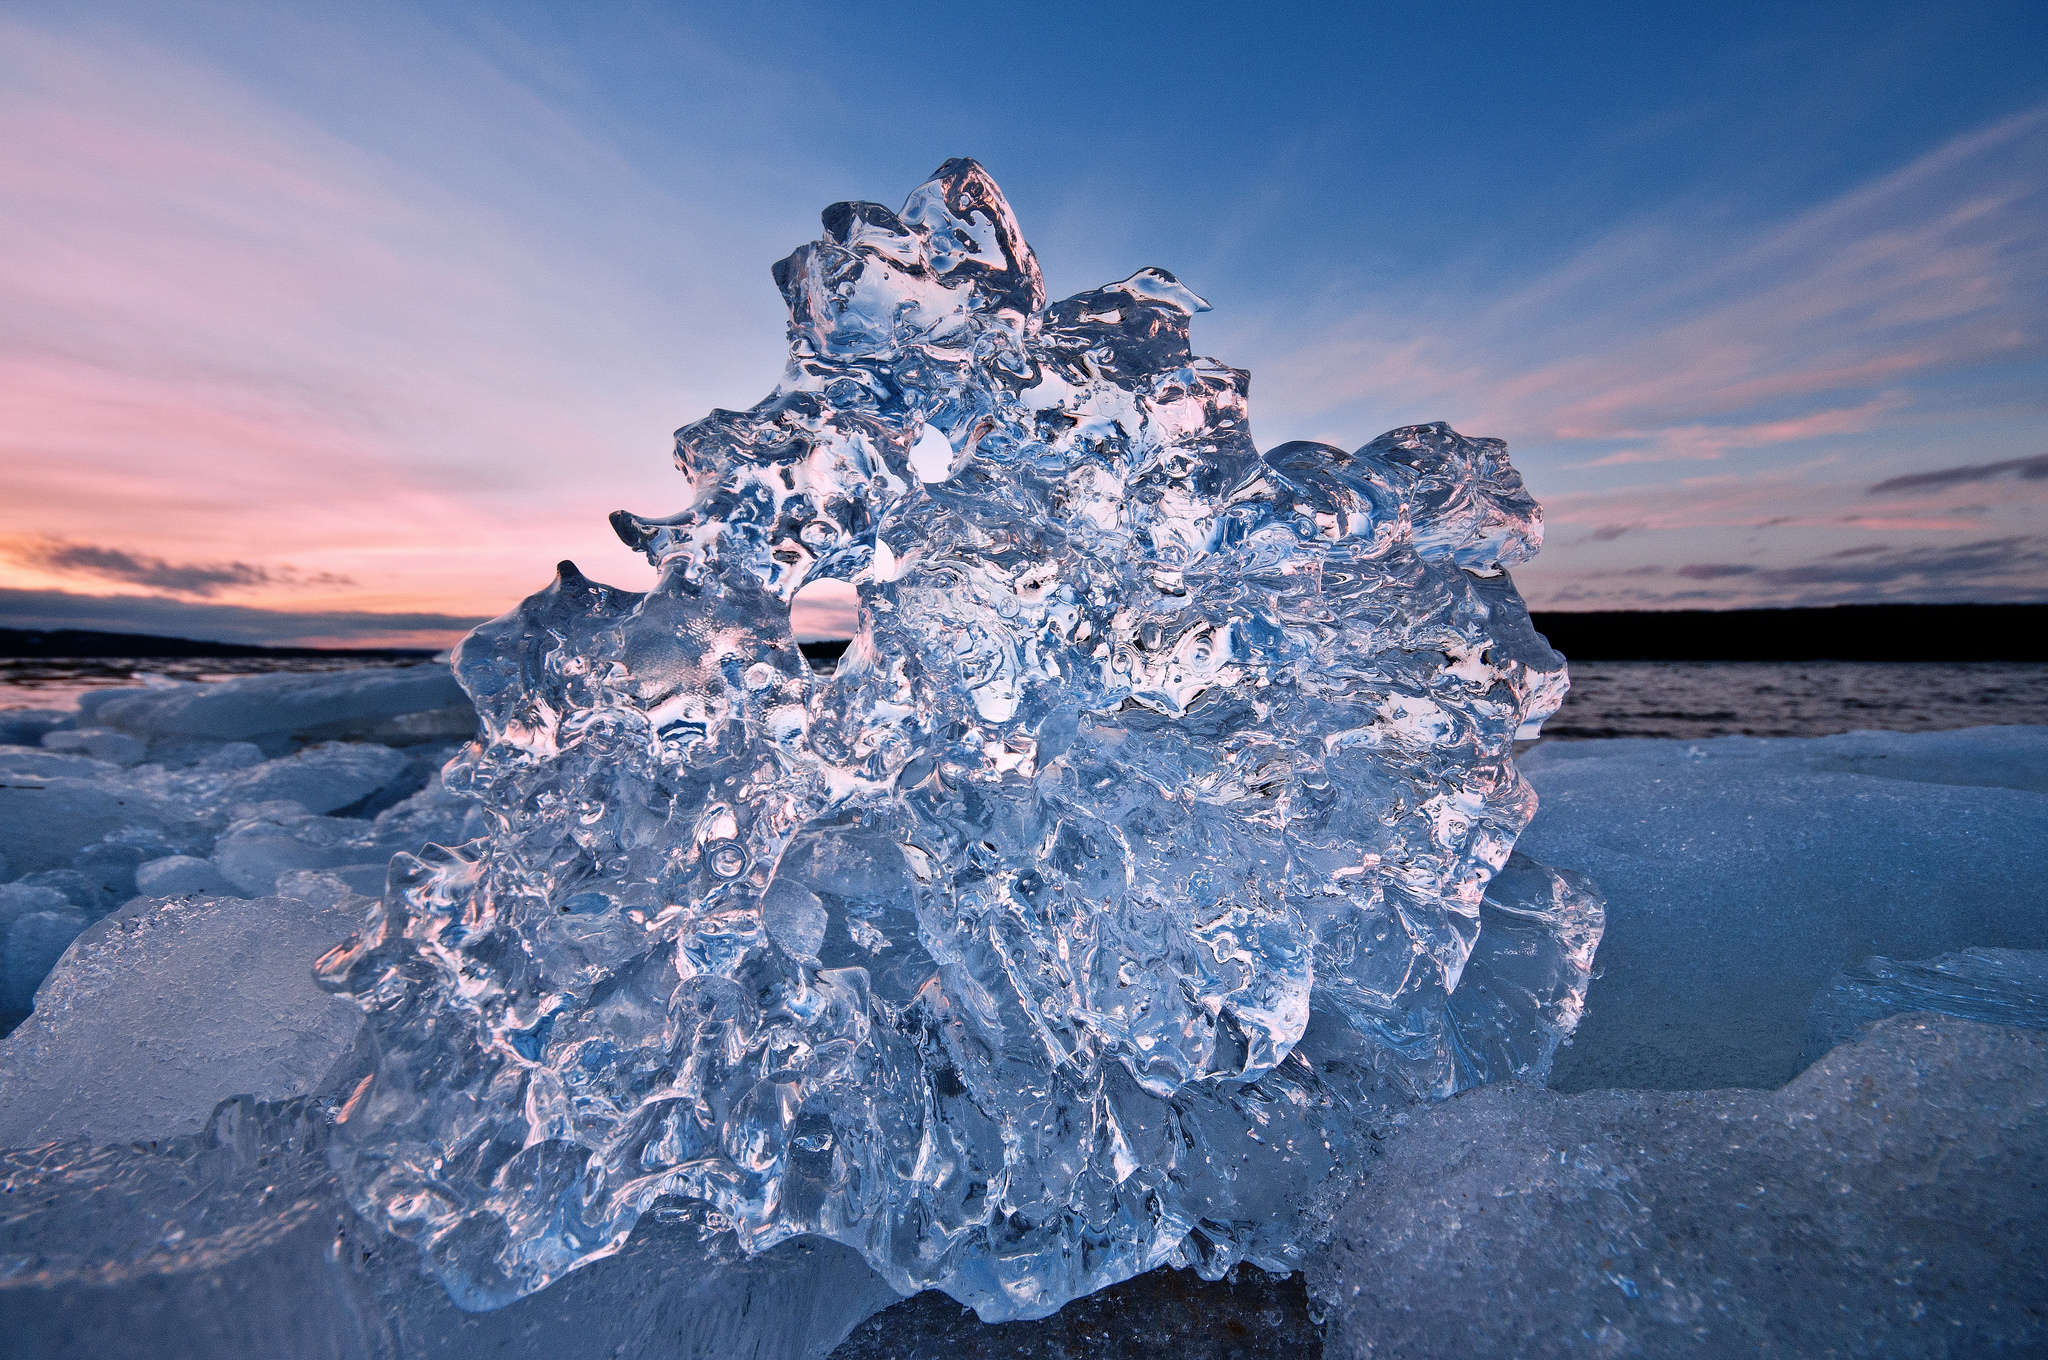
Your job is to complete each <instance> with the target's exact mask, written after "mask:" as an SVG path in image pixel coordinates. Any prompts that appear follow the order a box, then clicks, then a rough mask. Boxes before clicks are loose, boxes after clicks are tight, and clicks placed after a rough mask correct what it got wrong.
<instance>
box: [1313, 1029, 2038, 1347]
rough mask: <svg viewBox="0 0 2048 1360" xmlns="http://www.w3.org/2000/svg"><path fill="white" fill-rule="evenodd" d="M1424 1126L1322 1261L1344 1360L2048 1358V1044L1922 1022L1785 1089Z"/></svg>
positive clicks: (1383, 1155)
mask: <svg viewBox="0 0 2048 1360" xmlns="http://www.w3.org/2000/svg"><path fill="white" fill-rule="evenodd" d="M1404 1121H1405V1122H1404V1124H1403V1126H1401V1127H1399V1128H1397V1129H1395V1130H1393V1131H1392V1132H1391V1134H1390V1135H1389V1136H1388V1137H1386V1138H1385V1139H1383V1140H1382V1141H1381V1142H1380V1143H1379V1144H1378V1147H1377V1152H1378V1155H1377V1156H1376V1157H1374V1158H1373V1159H1372V1161H1371V1162H1370V1164H1369V1172H1368V1177H1367V1179H1366V1180H1365V1182H1364V1185H1363V1187H1362V1188H1361V1189H1360V1190H1359V1192H1358V1193H1356V1194H1355V1195H1354V1196H1353V1197H1352V1198H1351V1199H1350V1201H1349V1202H1348V1203H1347V1205H1346V1206H1345V1207H1344V1209H1343V1210H1342V1212H1341V1213H1340V1214H1339V1215H1338V1216H1337V1219H1336V1221H1335V1224H1334V1227H1333V1230H1332V1233H1331V1237H1330V1241H1329V1244H1328V1246H1327V1247H1326V1248H1325V1249H1324V1250H1323V1251H1322V1252H1320V1253H1319V1254H1318V1256H1317V1258H1316V1259H1315V1260H1314V1261H1313V1262H1312V1263H1311V1265H1310V1267H1309V1284H1310V1288H1311V1290H1312V1291H1314V1292H1315V1293H1316V1294H1317V1295H1318V1296H1319V1297H1320V1298H1321V1299H1322V1300H1323V1301H1324V1302H1325V1303H1326V1304H1327V1305H1328V1307H1329V1322H1328V1334H1327V1335H1328V1339H1327V1342H1326V1345H1325V1348H1324V1353H1325V1354H1326V1355H1328V1356H1330V1357H1332V1360H1349V1358H1350V1357H1365V1356H1381V1357H1387V1356H1399V1357H1402V1358H1403V1360H1428V1357H1433V1356H1444V1357H1457V1360H1467V1357H1483V1356H1518V1357H1532V1360H1534V1358H1539V1357H1545V1356H1567V1355H1569V1356H1583V1355H1612V1356H1624V1355H1630V1356H1635V1355H1640V1356H1651V1357H1659V1356H1732V1355H1773V1356H1819V1355H1841V1356H1848V1355H1866V1356H1885V1357H1888V1358H1889V1357H1910V1356H1930V1357H1931V1356H1961V1355H1989V1354H2014V1355H2019V1354H2027V1355H2038V1354H2040V1353H2041V1352H2042V1350H2043V1348H2048V1034H2043V1033H2041V1032H2039V1031H2036V1030H2026V1029H2013V1028H2007V1027H2003V1026H1992V1025H1982V1024H1977V1023H1974V1022H1971V1021H1965V1020H1955V1019H1947V1018H1940V1017H1933V1016H1924V1015H1922V1016H1905V1017H1900V1018H1898V1019H1893V1020H1887V1021H1883V1022H1880V1023H1879V1024H1878V1025H1876V1026H1875V1027H1874V1028H1873V1029H1872V1030H1871V1031H1869V1032H1868V1033H1867V1034H1866V1036H1865V1037H1864V1038H1862V1039H1860V1040H1858V1041H1857V1042H1855V1043H1853V1044H1849V1045H1846V1046H1844V1047H1842V1048H1838V1049H1836V1050H1835V1051H1834V1052H1833V1053H1831V1054H1829V1055H1828V1056H1827V1057H1826V1058H1825V1059H1823V1060H1822V1061H1821V1062H1820V1063H1819V1064H1817V1065H1816V1066H1814V1067H1813V1068H1811V1069H1809V1070H1808V1071H1807V1072H1805V1073H1804V1074H1803V1075H1801V1076H1800V1077H1799V1078H1798V1079H1797V1080H1796V1081H1794V1082H1792V1083H1791V1084H1790V1085H1789V1086H1787V1087H1786V1088H1785V1089H1783V1090H1782V1091H1778V1092H1774V1093H1770V1094H1765V1093H1761V1092H1749V1091H1708V1092H1688V1093H1684V1094H1669V1093H1659V1092H1626V1091H1602V1092H1596V1093H1591V1094H1586V1095H1579V1096H1565V1095H1560V1094H1557V1093H1554V1092H1550V1091H1543V1090H1537V1089H1533V1088H1530V1087H1527V1086H1520V1085H1517V1086H1494V1087H1488V1088H1485V1089H1482V1090H1477V1091H1473V1092H1469V1093H1467V1094H1465V1095H1463V1096H1461V1097H1459V1098H1458V1099H1456V1100H1453V1101H1449V1102H1447V1103H1444V1104H1441V1105H1437V1106H1433V1107H1429V1108H1426V1109H1422V1110H1418V1111H1416V1112H1414V1113H1412V1114H1408V1115H1406V1116H1405V1117H1404Z"/></svg>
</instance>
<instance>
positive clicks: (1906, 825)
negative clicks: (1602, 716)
mask: <svg viewBox="0 0 2048 1360" xmlns="http://www.w3.org/2000/svg"><path fill="white" fill-rule="evenodd" d="M1521 763H1522V768H1523V771H1524V772H1525V773H1526V774H1527V775H1528V777H1529V779H1530V781H1531V782H1532V783H1533V784H1534V785H1535V786H1536V788H1537V790H1538V791H1539V792H1540V794H1541V795H1542V809H1541V811H1540V812H1539V813H1538V814H1537V816H1536V819H1535V821H1534V822H1533V823H1532V824H1531V825H1530V827H1529V829H1528V831H1527V832H1525V833H1524V834H1523V837H1522V840H1521V842H1520V844H1521V848H1523V849H1524V850H1526V851H1527V852H1528V853H1529V854H1531V855H1534V856H1536V857H1537V858H1538V859H1541V860H1543V861H1544V862H1546V863H1549V864H1553V865H1559V866H1563V867H1569V868H1571V869H1576V870H1579V871H1581V872H1584V873H1587V874H1590V875H1591V876H1592V877H1593V879H1594V880H1595V881H1597V882H1598V883H1599V884H1600V886H1601V888H1602V890H1603V891H1604V892H1605V893H1606V895H1607V933H1606V935H1605V937H1604V939H1603V941H1602V943H1601V946H1600V958H1601V974H1602V976H1601V977H1600V978H1599V979H1598V980H1596V981H1595V982H1594V983H1593V985H1592V987H1591V989H1590V991H1589V992H1588V994H1587V999H1586V1018H1585V1021H1584V1022H1583V1023H1582V1024H1581V1025H1580V1026H1579V1028H1578V1032H1577V1034H1576V1035H1575V1036H1574V1038H1573V1040H1572V1044H1571V1047H1569V1048H1567V1049H1565V1050H1564V1051H1563V1052H1562V1053H1561V1054H1560V1055H1559V1057H1558V1063H1557V1068H1556V1072H1555V1076H1554V1081H1555V1083H1556V1084H1557V1085H1558V1086H1559V1087H1560V1088H1561V1089H1564V1090H1590V1089H1594V1088H1598V1087H1609V1086H1613V1087H1647V1088H1656V1089H1663V1090H1686V1089H1699V1088H1713V1087H1727V1086H1747V1087H1758V1088H1764V1089H1768V1088H1772V1087H1776V1086H1778V1085H1781V1084H1782V1083H1784V1082H1785V1081H1787V1080H1789V1079H1790V1078H1791V1077H1792V1076H1793V1075H1794V1074H1795V1073H1797V1072H1798V1071H1799V1070H1800V1068H1801V1067H1802V1066H1804V1065H1805V1063H1806V1062H1807V1060H1808V1058H1807V1052H1806V1037H1807V1036H1806V1008H1807V1004H1808V1002H1809V1001H1811V1000H1812V998H1813V996H1814V994H1815V993H1816V992H1817V991H1818V990H1820V988H1821V987H1822V986H1823V985H1825V984H1826V982H1827V981H1828V979H1829V978H1830V977H1832V976H1834V974H1835V972H1836V971H1837V970H1838V969H1841V968H1843V967H1846V966H1848V965H1850V964H1852V963H1855V962H1856V961H1858V960H1860V959H1863V958H1867V957H1868V956H1870V955H1872V954H1881V955H1884V956H1886V957H1888V958H1908V959H1911V958H1927V957H1930V956H1933V955H1937V954H1942V953H1946V952H1949V951H1953V950H1958V949H1964V948H1967V947H1970V946H1973V945H1975V946H1986V947H1992V948H2003V949H2048V897H2044V895H2043V891H2042V886H2041V885H2042V884H2044V883H2048V794H2044V793H2042V792H2040V791H2038V790H2036V789H2034V788H2033V787H2032V784H2033V782H2034V781H2035V780H2037V779H2038V772H2039V771H2040V770H2042V769H2044V768H2048V729H2044V728H2025V727H2000V728H1989V729H1981V730H1975V731H1966V732H1934V733H1914V734H1902V733H1853V734H1850V735H1848V736H1843V737H1825V738H1819V739H1769V740H1759V739H1756V738H1750V737H1723V738H1717V739H1714V740H1711V741H1699V742H1682V741H1677V742H1671V741H1587V742H1568V743H1545V744H1544V745H1542V746H1539V747H1537V748H1536V749H1535V750H1533V751H1531V752H1529V753H1528V754H1527V755H1526V756H1524V758H1523V760H1522V762H1521Z"/></svg>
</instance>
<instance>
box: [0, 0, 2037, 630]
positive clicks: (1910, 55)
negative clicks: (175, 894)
mask: <svg viewBox="0 0 2048 1360" xmlns="http://www.w3.org/2000/svg"><path fill="white" fill-rule="evenodd" d="M958 155H968V156H973V157H975V158H976V159H978V160H980V161H981V162H982V163H983V164H984V165H985V166H987V167H988V169H989V170H990V171H991V173H993V174H994V175H995V177H996V178H997V179H998V181H1000V182H1001V183H1002V185H1003V186H1004V188H1005V191H1006V192H1007V193H1008V194H1009V196H1010V199H1011V202H1012V205H1013V206H1014V207H1015V209H1016V211H1017V214H1018V216H1019V218H1020V220H1021V221H1022V223H1023V226H1024V230H1025V233H1026V235H1027V236H1028V237H1029V238H1030V240H1031V241H1032V244H1033V245H1034V247H1035V248H1036V250H1037V252H1038V255H1039V259H1040V262H1041V264H1042V265H1043V267H1044V269H1045V273H1046V282H1047V286H1048V289H1049V290H1050V291H1051V294H1052V296H1054V297H1059V296H1064V295H1066V294H1070V293H1074V292H1078V291H1081V290H1083V289H1085V288H1089V287H1093V286H1096V285H1098V284H1101V283H1104V282H1108V281H1110V280H1113V279H1119V278H1122V277H1125V276H1127V275H1129V274H1130V273H1132V272H1133V271H1135V270H1136V269H1139V268H1141V267H1143V266H1146V265H1157V266H1160V267H1163V268H1166V269H1169V270H1171V271H1173V272H1174V273H1175V274H1177V275H1178V276H1180V277H1181V278H1182V279H1183V280H1184V281H1185V282H1186V283H1188V284H1189V286H1191V287H1192V288H1194V289H1195V291H1197V292H1198V293H1200V294H1202V295H1203V296H1204V297H1205V298H1207V299H1208V300H1209V301H1210V302H1211V303H1212V304H1213V306H1214V311H1212V312H1210V313H1207V314H1205V315H1203V316H1202V317H1200V318H1199V319H1198V321H1197V323H1196V326H1195V342H1196V348H1197V349H1198V351H1200V352H1203V353H1207V354H1211V355H1214V356H1216V357H1218V358H1220V359H1222V360H1224V361H1226V362H1228V363H1231V364H1234V365H1236V366H1238V367H1241V368H1248V369H1250V370H1251V371H1252V373H1253V384H1252V416H1253V433H1254V437H1255V438H1256V439H1257V441H1258V443H1259V444H1260V446H1261V447H1271V446H1273V445H1276V444H1279V443H1282V442H1284V441H1287V440H1290V439H1316V440H1322V441H1325V442H1328V443H1332V444H1337V445H1340V446H1343V447H1346V448H1355V447H1357V446H1358V445H1361V444H1363V443H1365V442H1367V441H1368V440H1370V439H1372V438H1373V437H1374V436H1376V435H1378V434H1379V433H1381V432H1382V431H1384V430H1387V429H1390V428H1393V427H1396V426H1400V425H1405V424H1411V423H1416V422H1420V421H1427V420H1446V421H1449V422H1450V423H1451V424H1452V425H1453V426H1455V427H1456V428H1457V429H1459V430H1460V431H1462V432H1464V433H1466V434H1469V435H1491V436H1497V437H1500V438H1503V439H1506V440H1507V441H1508V444H1509V448H1510V450H1511V453H1512V455H1513V458H1514V461H1515V464H1516V466H1517V467H1518V468H1520V470H1521V471H1522V473H1523V475H1524V476H1525V478H1526V479H1527V481H1528V483H1529V485H1530V487H1531V489H1532V490H1533V492H1534V493H1535V494H1536V496H1537V497H1538V499H1539V500H1540V501H1541V502H1542V504H1543V506H1544V510H1545V516H1546V523H1547V541H1546V545H1545V548H1544V552H1543V555H1542V556H1541V557H1540V558H1539V559H1538V560H1537V561H1536V562H1534V563H1532V564H1531V565H1529V566H1528V567H1525V568H1522V569H1519V570H1518V571H1517V573H1516V577H1517V580H1518V582H1519V583H1520V585H1521V588H1522V590H1523V593H1524V594H1525V595H1526V596H1527V597H1528V599H1529V601H1530V603H1531V605H1532V606H1533V607H1535V608H1537V609H1539V610H1540V609H1630V608H1738V607H1753V606H1766V605H1810V604H1828V603H1837V602H1848V601H1881V600H1882V601H1925V602H1941V601H1959V600H1974V601H2000V600H2048V7H2043V6H2041V5H2040V4H2039V3H2037V2H2035V3H2016V4H1979V5H1973V4H1967V3H1946V4H1915V5H1901V4H1885V3H1866V4H1857V5H1800V4H1785V3H1776V4H1756V5H1750V4H1743V3H1725V4H1721V5H1716V6H1711V7H1707V6H1700V7H1685V8H1684V9H1683V10H1682V9H1681V7H1675V6H1624V5H1619V4H1613V5H1570V4H1548V5H1542V6H1538V5H1533V4H1529V5H1519V4H1516V5H1509V4H1500V5H1458V4H1444V5H1433V6H1416V5H1412V4H1409V5H1382V4H1352V5H1346V6H1293V5H1286V4H1276V5H1266V6H1259V7H1250V6H1243V5H1204V4H1192V3H1182V4H1173V5H1148V4H1121V5H1116V6H1103V5H1099V4H1079V5H1063V4H1043V5H1032V4H1019V3H1011V4H1005V5H978V4H973V3H965V2H964V0H963V3H957V4H954V5H950V6H946V7H937V6H889V5H848V4H844V3H838V4H817V5H810V4H772V3H761V4H752V5H747V6H737V5H729V6H696V5H689V4H667V5H636V4H580V5H576V6H564V5H559V4H531V5H528V4H519V3H494V4H488V5H459V4H412V5H403V6H393V5H382V4H379V3H376V0H357V2H356V3H350V4H347V5H334V6H320V5H315V4H297V5H293V6H276V5H268V4H262V5H258V4H249V5H240V4H180V3H175V0H159V2H157V3H150V4H146V5H133V6H128V5H123V4H121V3H117V2H113V0H109V2H107V3H98V4H92V5H76V4H54V3H52V4H42V3H12V2H10V3H6V4H0V476H4V482H0V489H4V494H0V625H8V626H17V627H20V626H35V627H51V626H72V627H91V628H113V629H121V630H127V631H149V632H165V633H176V634H180V635H183V636H192V637H210V638H222V639H226V640H236V641H256V642H278V643H307V642H312V643H325V644H336V645H442V644H445V643H446V642H448V641H451V640H452V639H453V638H454V637H456V636H458V635H459V634H460V632H461V631H462V630H463V629H464V628H465V627H467V626H468V625H469V624H470V623H472V622H474V621H475V620H477V619H480V618H483V617H488V616H491V615H495V614H497V613H500V612H502V611H504V610H505V609H507V608H509V607H511V606H512V605H513V604H515V603H516V602H517V601H518V600H519V599H520V598H521V597H522V596H524V595H526V594H528V593H530V592H531V591H533V590H535V589H538V588H540V587H541V586H543V585H545V584H546V583H547V581H548V579H549V578H550V575H551V572H552V568H553V565H554V563H555V562H556V561H557V560H558V559H560V558H564V557H568V558H573V559H574V560H575V561H577V562H578V563H579V565H581V566H582V567H583V569H584V570H585V571H586V572H588V573H589V574H590V575H592V576H595V577H597V578H599V579H602V580H607V581H611V582H613V583H615V584H617V585H621V586H626V587H629V588H636V589H637V588H644V587H645V586H646V585H647V584H648V582H649V581H650V580H651V572H650V570H649V568H648V567H647V566H646V564H645V563H644V561H642V560H641V559H639V558H638V557H636V556H635V555H634V554H632V553H631V552H629V551H628V550H627V549H626V548H624V547H623V546H622V545H621V544H620V543H619V542H618V541H617V539H616V538H615V537H614V536H613V535H612V533H611V530H610V528H609V526H608V524H607V523H606V518H605V517H606V515H607V514H608V513H609V512H610V511H612V510H614V509H618V508H622V507H623V508H627V509H631V510H633V511H635V512H638V513H644V514H668V513H672V512H674V511H675V510H678V509H681V508H682V499H681V498H682V495H683V489H684V488H683V483H682V480H681V477H680V475H679V474H678V473H676V472H675V471H674V469H673V467H672V466H671V464H670V462H669V456H668V449H669V443H670V438H671V432H672V431H673V430H674V429H675V428H676V427H678V426H680V425H682V424H685V423H687V422H689V421H692V420H696V419H699V418H700V417H702V416H703V415H704V414H706V413H707V412H708V411H709V410H710V409H711V408H712V407H714V406H725V407H745V406H749V405H751V404H753V403H754V402H755V401H758V400H759V399H760V398H761V397H763V396H765V395H766V394H767V393H768V391H769V390H770V389H771V388H772V387H773V386H774V383H775V381H776V379H777V377H778V376H779V374H780V371H781V365H782V356H783V352H784V342H783V335H782V328H783V320H784V316H783V309H782V304H781V300H780V298H779V297H778V296H777V294H776V292H775V289H774V287H773V285H772V283H771V282H770V279H769V274H768V268H769V265H770V264H771V263H772V262H773V261H774V260H776V259H778V258H780V257H781V256H782V255H784V254H786V253H788V251H789V250H790V249H791V248H793V247H794V246H796V245H798V244H799V243H801V242H803V241H806V240H809V239H811V238H813V237H815V236H816V235H817V233H818V225H817V213H818V210H819V209H820V208H822V207H823V206H824V205H826V204H828V203H831V202H833V201H835V200H840V199H871V200H875V201H878V202H883V203H889V204H892V205H893V204H895V203H899V202H900V201H901V199H902V197H903V196H904V194H906V193H907V192H908V191H909V190H910V189H911V188H912V187H914V186H915V185H916V184H917V183H919V182H920V181H921V180H922V179H923V178H925V177H926V176H927V175H928V174H929V173H930V172H931V170H932V169H933V168H934V167H936V166H937V165H938V164H939V163H940V162H941V161H943V160H945V159H947V158H949V157H952V156H958ZM846 622H847V614H846V609H845V604H844V598H843V596H839V597H833V596H831V595H829V593H827V592H818V593H815V594H814V593H813V592H807V593H806V596H805V597H804V598H802V599H800V600H799V610H798V625H799V631H800V632H802V633H804V634H806V635H819V636H823V635H831V634H834V633H840V632H843V631H844V628H845V626H846Z"/></svg>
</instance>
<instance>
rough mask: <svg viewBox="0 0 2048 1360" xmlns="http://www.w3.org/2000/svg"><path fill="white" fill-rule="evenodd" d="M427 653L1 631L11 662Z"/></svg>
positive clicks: (407, 657) (1, 652)
mask: <svg viewBox="0 0 2048 1360" xmlns="http://www.w3.org/2000/svg"><path fill="white" fill-rule="evenodd" d="M436 655H438V649H436V648H432V647H257V646H252V645H249V644H247V643H240V642H207V641H205V640H203V639H199V638H180V637H160V636H158V635H157V634H154V633H102V632H95V631H93V630H92V629H87V628H0V657H4V658H7V659H10V660H24V659H41V658H48V659H51V660H55V659H58V658H63V659H66V660H71V659H77V660H89V659H98V658H107V659H113V658H120V659H128V658H133V659H136V660H144V659H162V658H166V657H209V656H211V657H221V658H223V659H227V658H241V657H266V656H274V657H277V658H279V659H280V660H282V659H284V658H287V657H320V656H354V657H362V658H364V659H365V660H389V661H425V660H427V659H428V658H430V657H433V656H436Z"/></svg>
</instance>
